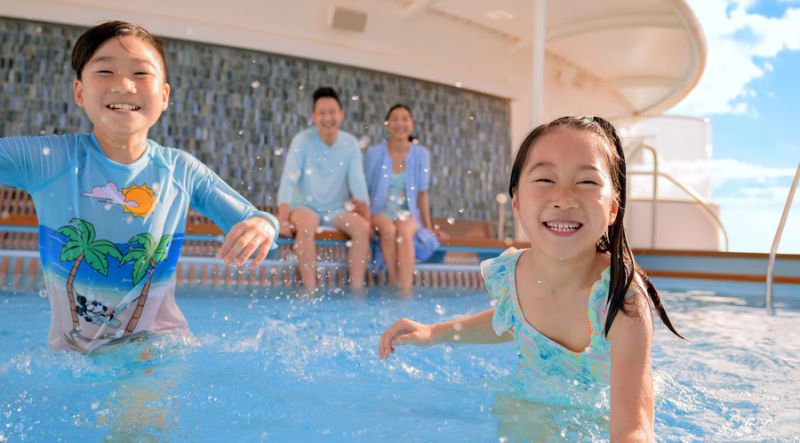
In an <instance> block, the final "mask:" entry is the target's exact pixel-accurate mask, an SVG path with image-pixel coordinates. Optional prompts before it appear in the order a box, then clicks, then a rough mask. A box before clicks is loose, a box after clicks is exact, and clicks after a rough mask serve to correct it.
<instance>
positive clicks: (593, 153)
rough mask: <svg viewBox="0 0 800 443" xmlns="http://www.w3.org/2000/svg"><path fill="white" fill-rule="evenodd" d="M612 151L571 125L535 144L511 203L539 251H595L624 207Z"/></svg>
mask: <svg viewBox="0 0 800 443" xmlns="http://www.w3.org/2000/svg"><path fill="white" fill-rule="evenodd" d="M608 150H609V147H608V146H607V143H606V142H605V141H604V140H603V139H602V138H601V137H599V136H598V135H596V134H594V133H592V132H589V131H584V130H577V129H572V128H558V129H555V130H553V131H552V132H550V133H548V134H546V135H544V136H542V137H541V138H540V139H539V140H537V141H536V142H534V145H533V146H531V148H530V150H529V152H528V158H527V160H526V162H525V164H524V166H523V168H522V173H521V174H520V179H519V184H518V186H517V191H516V192H515V194H514V198H513V199H512V202H511V203H512V207H513V209H514V215H515V217H517V219H518V220H519V221H520V223H521V224H522V227H523V229H524V230H525V233H526V234H527V235H528V238H529V239H530V240H531V243H532V246H533V248H534V250H537V251H541V252H543V253H545V254H547V255H549V256H551V257H554V258H557V259H560V260H567V259H570V258H575V257H578V256H580V255H582V254H587V253H590V252H592V253H593V252H594V251H595V244H596V243H597V241H598V240H600V238H602V236H603V234H604V233H606V232H607V230H608V226H609V225H611V224H612V223H613V222H614V220H615V219H616V216H617V211H618V209H619V203H618V202H617V196H616V193H615V191H614V189H613V184H612V181H611V177H610V174H609V168H608V164H607V160H606V154H607V153H608Z"/></svg>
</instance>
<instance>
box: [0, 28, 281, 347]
mask: <svg viewBox="0 0 800 443" xmlns="http://www.w3.org/2000/svg"><path fill="white" fill-rule="evenodd" d="M72 67H73V69H74V70H75V74H76V80H75V82H74V99H75V103H77V104H78V106H80V107H81V108H83V110H84V112H86V115H87V117H88V118H89V120H90V121H91V123H92V132H91V133H83V134H67V135H51V136H41V137H9V138H3V139H0V183H2V184H5V185H10V186H14V187H18V188H22V189H24V190H26V191H27V192H28V193H30V194H31V197H32V198H33V201H34V204H35V207H36V215H37V217H38V221H39V251H40V255H41V260H42V265H43V269H44V274H45V280H46V284H47V290H48V296H49V300H50V306H51V323H50V336H49V340H48V342H49V345H50V347H51V348H53V349H71V350H76V351H81V352H90V351H92V350H95V349H97V348H98V347H100V346H102V345H104V344H106V343H109V342H110V341H113V340H117V339H124V338H126V337H128V336H131V335H132V334H139V333H145V332H160V331H165V330H186V329H187V322H186V319H185V318H184V317H183V314H182V313H181V311H180V310H179V309H178V307H177V305H176V304H175V298H174V289H175V267H176V264H177V259H178V255H179V253H180V249H181V245H182V244H183V241H184V236H185V226H186V214H187V210H188V208H189V206H191V207H193V208H194V209H196V210H198V211H199V212H201V213H203V214H204V215H207V216H208V217H210V218H211V219H212V220H213V221H214V222H215V223H216V224H217V225H218V226H220V227H221V228H222V229H223V230H225V231H226V232H227V233H228V234H227V237H226V239H225V242H224V244H223V245H222V247H221V249H220V253H219V256H220V257H221V258H223V259H224V260H225V262H226V263H231V264H235V265H237V266H242V265H243V264H244V262H245V260H247V259H248V258H250V257H252V258H253V260H252V262H251V264H250V266H251V268H254V267H256V266H258V264H260V263H261V261H263V259H264V258H265V257H266V255H267V253H268V252H269V249H270V245H271V244H272V240H273V237H274V234H275V232H276V230H277V228H278V224H277V221H276V220H275V219H274V217H272V216H271V215H270V214H267V213H265V212H261V211H257V210H256V209H255V208H254V207H253V205H251V204H250V203H249V202H247V200H245V199H244V198H243V197H242V196H240V195H239V194H238V193H236V191H234V190H233V189H232V188H231V187H229V186H228V185H226V184H225V183H224V182H223V181H222V180H221V179H220V178H219V177H218V176H217V175H216V174H214V172H212V171H211V170H210V169H209V168H208V167H206V166H205V165H203V164H202V163H200V162H199V161H198V160H197V159H195V158H194V157H192V156H191V155H189V154H188V153H186V152H183V151H180V150H177V149H174V148H168V147H164V146H161V145H160V144H158V143H157V142H154V141H152V140H149V139H148V138H147V133H148V131H149V129H150V128H151V127H152V126H153V125H154V124H155V123H156V121H157V120H158V119H159V117H160V116H161V114H162V113H163V112H164V111H165V110H166V109H167V106H168V104H169V95H170V87H169V84H168V83H167V65H166V60H165V57H164V46H163V43H162V42H161V41H160V40H158V39H156V38H155V37H153V36H152V35H151V34H150V33H149V32H148V31H147V30H145V29H144V28H142V27H140V26H137V25H133V24H130V23H126V22H122V21H111V22H107V23H103V24H101V25H98V26H96V27H94V28H91V29H89V30H88V31H86V32H85V33H84V34H83V35H81V37H80V38H79V39H78V40H77V42H76V43H75V47H74V48H73V52H72Z"/></svg>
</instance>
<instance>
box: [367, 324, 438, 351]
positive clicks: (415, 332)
mask: <svg viewBox="0 0 800 443" xmlns="http://www.w3.org/2000/svg"><path fill="white" fill-rule="evenodd" d="M406 344H408V345H417V346H430V345H431V344H433V328H432V327H431V326H429V325H425V324H422V323H417V322H415V321H413V320H409V319H407V318H401V319H400V320H397V321H396V322H394V324H393V325H392V326H389V329H387V330H385V331H384V332H383V334H381V341H380V343H379V344H378V358H380V359H381V360H385V359H387V358H389V356H390V355H391V354H392V353H394V347H395V346H399V345H406Z"/></svg>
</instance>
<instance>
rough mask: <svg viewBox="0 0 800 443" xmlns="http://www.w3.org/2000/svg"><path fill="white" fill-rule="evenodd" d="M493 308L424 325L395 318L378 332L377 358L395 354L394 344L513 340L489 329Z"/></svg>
mask: <svg viewBox="0 0 800 443" xmlns="http://www.w3.org/2000/svg"><path fill="white" fill-rule="evenodd" d="M493 316H494V309H488V310H486V311H483V312H479V313H477V314H473V315H469V316H466V317H461V318H457V319H454V320H450V321H446V322H442V323H436V324H433V325H426V324H422V323H417V322H415V321H413V320H409V319H407V318H402V319H400V320H397V321H396V322H395V323H394V324H393V325H392V326H390V327H389V328H388V329H386V331H384V332H383V334H381V340H380V343H379V344H378V357H379V358H380V359H381V360H384V359H386V358H388V357H389V356H390V355H391V354H392V353H394V351H395V349H394V347H395V346H398V345H405V344H410V345H417V346H430V345H435V344H438V343H448V342H458V343H473V344H477V343H502V342H506V341H510V340H512V337H511V335H510V334H508V333H507V332H506V333H503V334H502V335H499V336H498V335H497V334H496V333H495V332H494V329H492V317H493Z"/></svg>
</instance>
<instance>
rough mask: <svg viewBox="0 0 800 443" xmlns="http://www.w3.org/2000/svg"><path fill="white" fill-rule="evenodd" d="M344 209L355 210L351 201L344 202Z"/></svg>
mask: <svg viewBox="0 0 800 443" xmlns="http://www.w3.org/2000/svg"><path fill="white" fill-rule="evenodd" d="M344 210H345V211H347V212H353V211H355V210H356V205H355V204H354V203H353V202H351V201H346V202H344Z"/></svg>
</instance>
